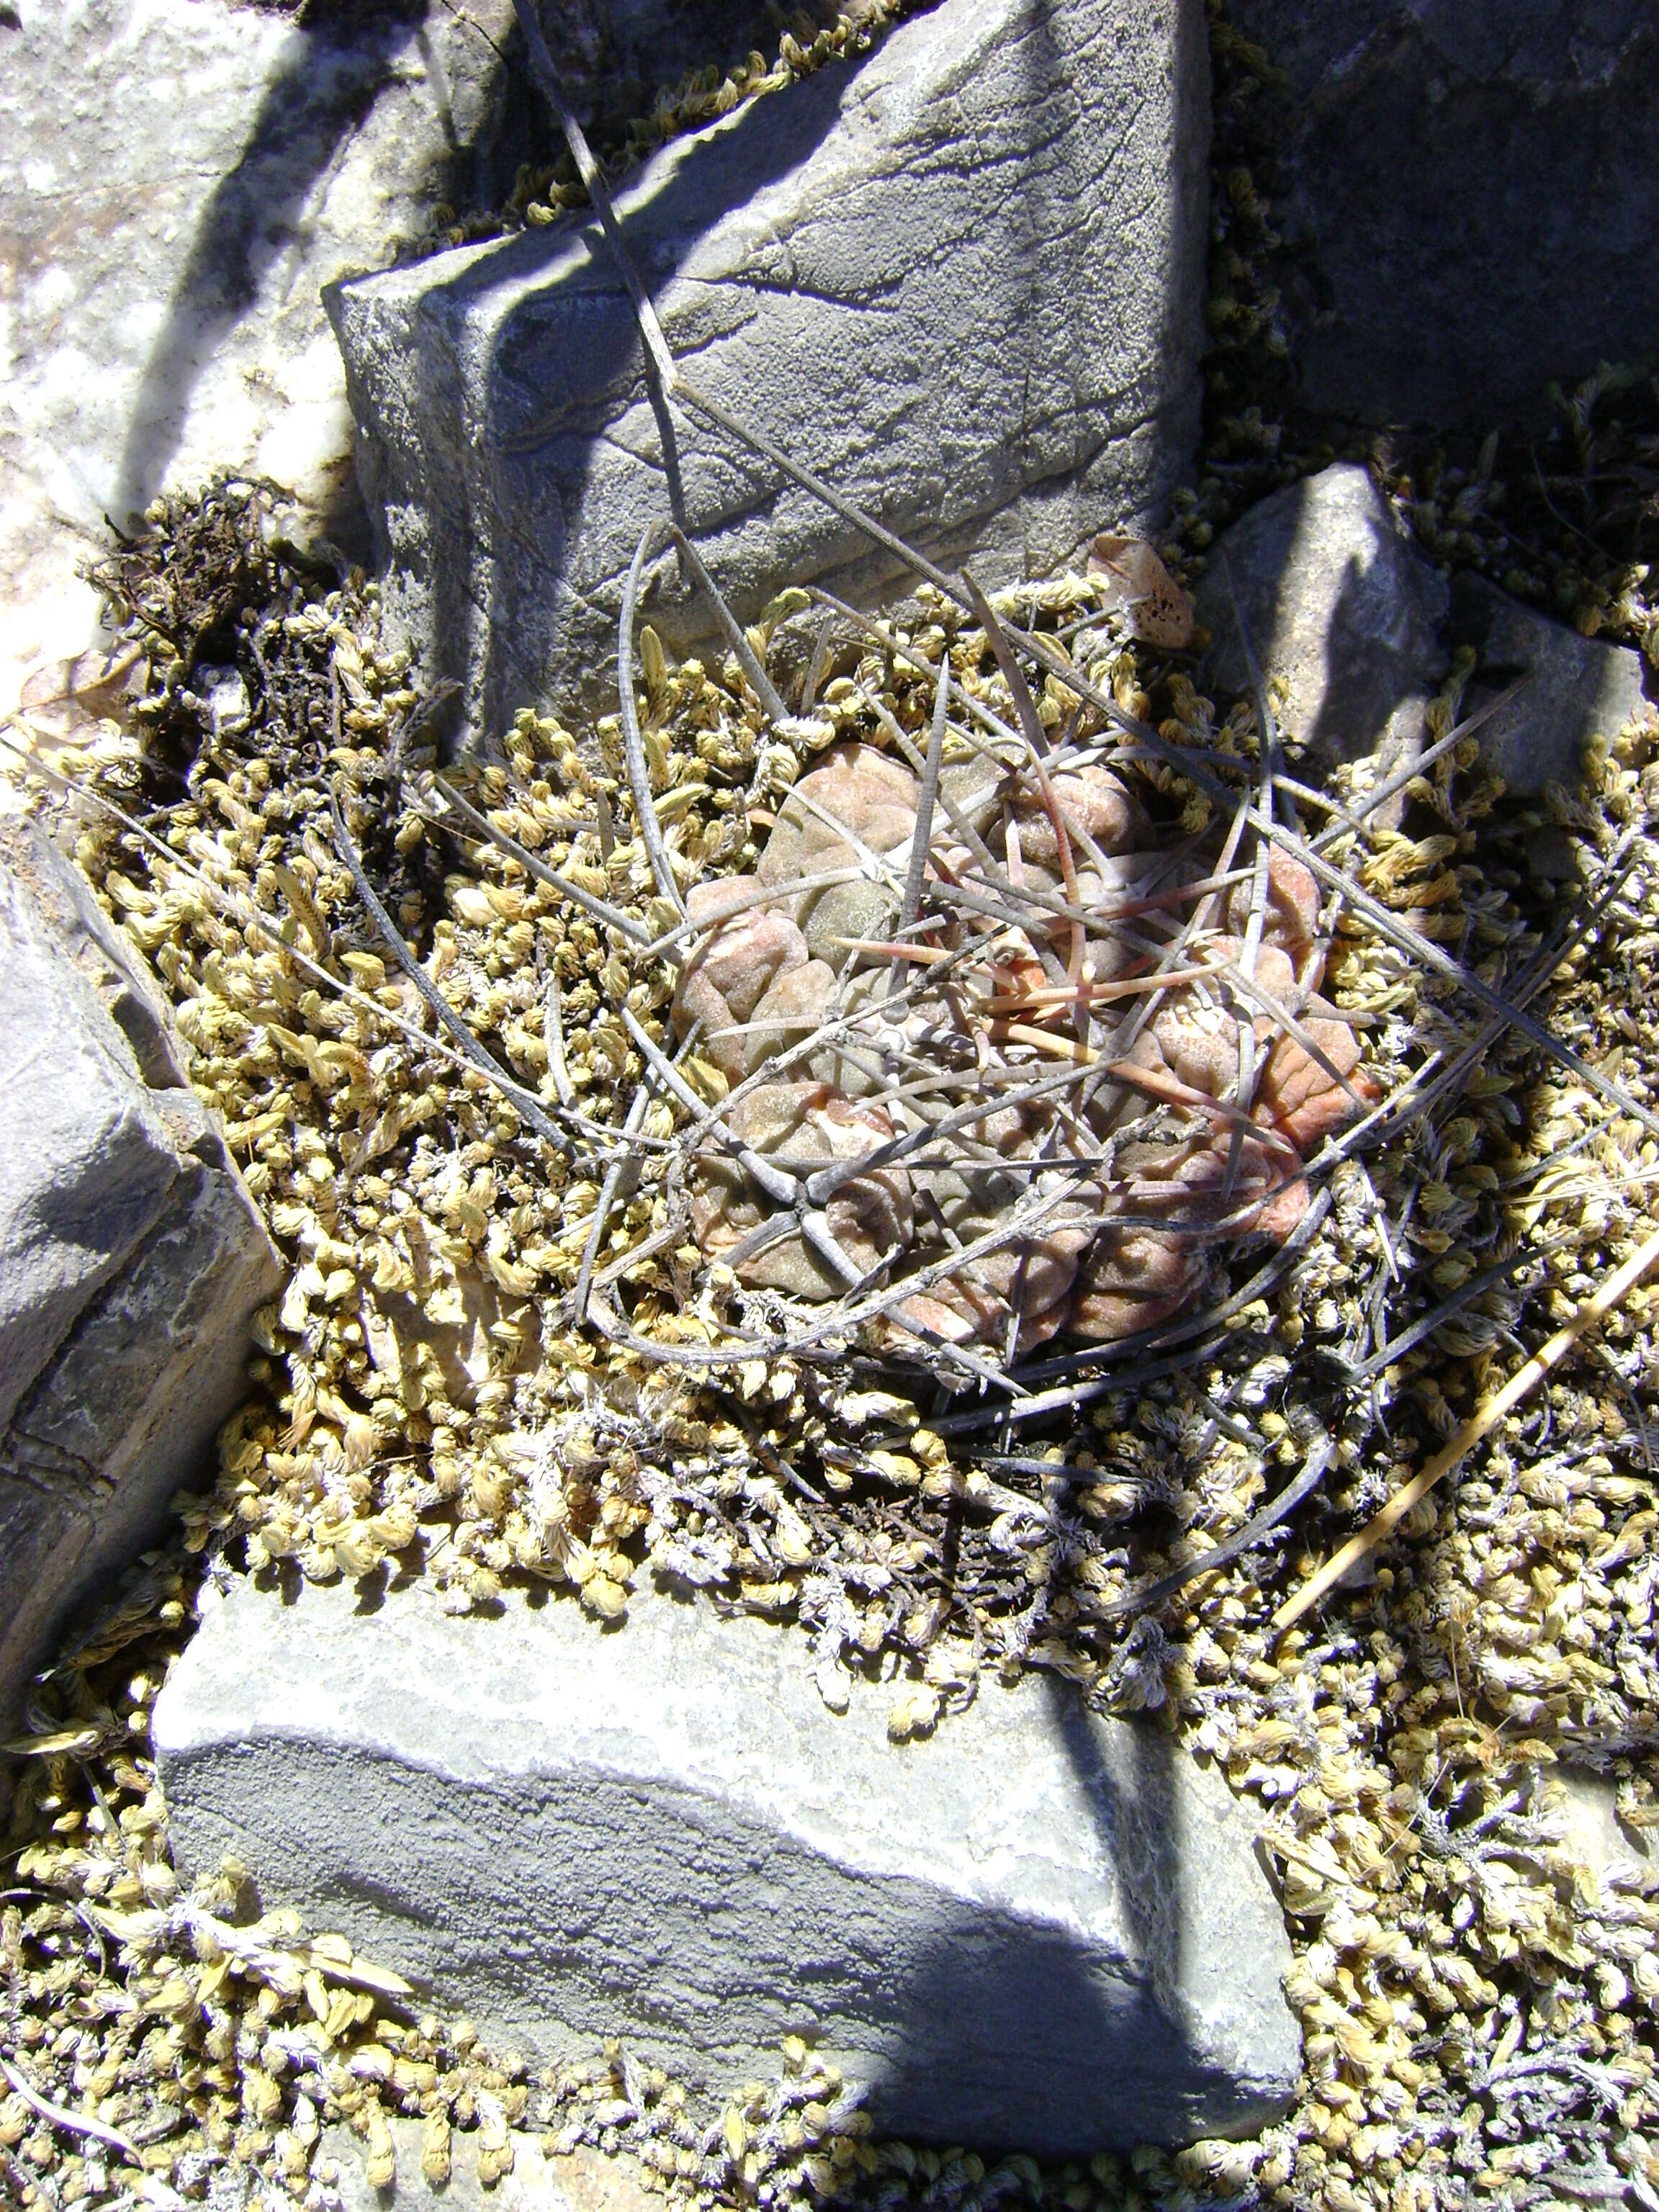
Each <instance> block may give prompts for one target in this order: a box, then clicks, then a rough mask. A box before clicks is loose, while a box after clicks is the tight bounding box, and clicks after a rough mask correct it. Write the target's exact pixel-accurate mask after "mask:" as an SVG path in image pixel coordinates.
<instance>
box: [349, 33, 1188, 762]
mask: <svg viewBox="0 0 1659 2212" xmlns="http://www.w3.org/2000/svg"><path fill="white" fill-rule="evenodd" d="M1208 140H1209V109H1208V69H1207V55H1206V46H1205V41H1204V33H1203V23H1202V17H1201V15H1200V11H1199V10H1197V9H1194V8H1189V7H1176V6H1173V5H1169V4H1162V5H1157V6H1142V5H1137V4H1134V0H1092V4H1091V5H1089V6H1087V7H1081V8H1046V7H1045V8H1034V7H1032V6H1030V4H1029V0H942V4H941V5H939V6H938V7H935V8H933V9H929V10H927V11H925V12H923V13H921V14H918V15H915V16H913V17H912V18H911V19H910V20H908V21H906V22H904V23H902V25H900V26H899V27H898V28H897V29H896V30H895V31H894V32H893V33H891V34H890V36H889V38H888V39H887V40H886V41H885V42H884V44H883V45H882V46H879V47H878V49H877V50H876V51H875V52H873V53H872V55H871V56H870V57H869V58H867V59H866V60H865V61H863V62H862V63H860V64H851V63H848V64H835V65H832V66H830V67H828V68H825V69H823V70H820V71H819V72H817V74H816V75H814V76H811V77H809V78H807V79H805V81H803V82H800V83H799V84H797V85H795V86H793V88H790V89H788V90H787V91H786V92H782V93H779V94H772V95H770V96H768V97H764V98H762V99H759V100H754V101H751V102H750V103H749V104H748V105H746V106H742V107H740V108H738V110H736V111H735V112H733V113H732V114H731V115H729V116H728V117H726V118H724V119H723V120H721V121H720V122H718V123H715V124H713V125H709V126H708V128H707V129H705V130H703V131H701V132H698V133H697V134H696V135H695V136H693V137H688V138H684V139H682V140H679V141H678V142H676V143H672V144H671V145H669V146H666V147H665V148H664V149H661V151H660V152H659V153H658V154H657V155H655V156H654V157H653V159H652V160H651V161H650V162H648V163H647V165H646V166H645V167H644V168H643V169H642V170H641V172H640V173H639V175H638V177H637V178H636V179H635V180H634V181H633V182H632V183H631V184H630V185H629V188H628V189H627V190H626V191H624V192H623V193H622V195H621V196H620V198H619V201H618V207H619V211H620V215H621V219H622V222H623V229H624V231H625V234H626V236H627V239H628V241H629V248H630V251H631V252H632V254H633V256H634V258H635V261H636V263H637V264H638V267H639V269H640V270H641V276H642V280H643V282H644V283H645V284H646V286H647V289H649V290H650V292H651V293H652V295H653V300H654V301H655V304H656V307H657V309H658V313H659V316H660V318H661V319H662V323H663V326H664V328H665V331H666V333H667V337H668V339H669V343H670V345H671V348H672V349H674V350H675V351H676V352H677V353H678V354H679V355H682V356H684V357H685V360H686V362H687V366H688V372H689V373H690V372H694V373H695V375H696V380H697V381H698V383H699V384H700V385H701V386H702V387H703V388H704V389H706V390H707V391H708V392H709V393H711V394H712V395H713V396H714V398H716V399H717V400H718V401H720V402H721V403H723V404H725V405H726V407H727V408H728V409H730V410H734V411H735V412H737V413H738V414H740V415H742V416H745V417H746V418H747V419H748V420H750V422H753V423H754V424H756V425H757V428H759V429H760V430H762V431H763V433H765V434H766V435H769V437H771V438H772V439H774V440H775V441H778V442H779V443H780V444H781V445H782V446H783V447H785V448H787V450H788V451H789V452H790V453H792V454H793V455H794V456H795V457H797V458H798V459H801V460H804V461H805V462H807V463H808V464H810V465H811V466H812V467H813V468H815V469H816V470H817V471H819V472H820V473H822V474H823V476H825V477H828V478H829V480H830V482H831V483H833V484H834V485H835V486H836V488H837V489H839V490H840V491H842V493H845V494H847V495H850V496H851V497H853V498H854V499H855V500H857V501H860V502H861V503H862V504H864V505H865V506H866V507H867V508H869V509H871V510H872V511H873V512H874V513H877V514H878V515H879V516H881V517H882V519H883V520H884V521H886V522H887V523H888V524H889V525H890V526H892V527H894V528H896V529H897V530H899V531H900V532H905V533H908V534H911V535H913V536H914V537H915V538H916V539H918V540H919V541H920V543H921V544H922V546H923V547H924V548H925V549H926V550H929V551H930V552H932V553H933V554H934V555H935V556H938V557H939V558H940V559H941V560H944V561H945V562H947V563H949V562H957V561H960V560H961V559H962V558H963V556H966V555H969V554H970V553H971V554H973V555H974V556H975V557H976V558H977V559H978V560H979V561H980V562H981V564H982V568H983V574H984V576H985V578H986V580H987V581H993V582H994V581H1000V580H1009V579H1012V578H1014V577H1017V576H1018V575H1021V574H1042V573H1043V572H1044V571H1045V570H1046V569H1048V568H1049V567H1051V566H1052V565H1053V564H1054V563H1055V562H1058V561H1060V560H1061V559H1062V558H1064V557H1065V556H1067V555H1069V554H1071V553H1072V552H1073V551H1074V550H1076V549H1077V548H1078V547H1079V545H1081V544H1082V543H1083V542H1084V541H1085V539H1086V538H1089V537H1090V536H1091V533H1093V532H1097V531H1099V530H1101V529H1103V528H1105V527H1108V526H1118V525H1123V526H1130V527H1138V526H1144V525H1145V524H1146V523H1147V522H1148V521H1149V520H1152V519H1153V518H1155V517H1156V516H1157V515H1158V513H1159V511H1160V510H1161V509H1162V508H1163V507H1164V505H1165V503H1166V501H1167V500H1168V497H1169V495H1170V490H1171V489H1172V487H1173V486H1174V484H1175V483H1176V482H1177V481H1178V480H1179V478H1180V477H1181V476H1182V473H1183V472H1184V471H1185V470H1186V469H1187V467H1188V465H1189V464H1190V460H1191V456H1192V453H1193V450H1194V444H1195V441H1196V435H1197V427H1198V395H1199V386H1198V360H1199V355H1200V350H1201V348H1202V344H1203V335H1204V329H1203V301H1204V265H1205V251H1206V224H1205V215H1206V202H1207V174H1206V161H1207V150H1208ZM330 297H331V313H332V314H333V316H334V319H335V326H336V328H337V331H338V332H339V335H340V341H341V345H342V348H343V351H344V354H345V357H346V362H347V369H348V375H349V384H350V388H351V394H352V403H353V406H354V408H355V410H356V414H357V417H358V421H359V422H360V424H361V426H362V443H361V448H360V455H359V463H360V468H361V470H362V474H363V477H364V482H365V488H366V489H367V490H368V494H369V498H370V507H371V512H372V513H373V514H374V516H375V517H376V518H377V520H378V527H379V531H380V543H381V550H382V555H383V558H384V562H385V563H386V567H387V568H388V569H389V572H390V576H391V580H392V591H391V592H390V595H389V601H388V604H389V606H390V609H391V611H392V616H393V618H394V620H395V621H397V622H398V623H400V624H401V625H402V629H403V631H404V635H406V637H407V638H408V639H409V640H410V641H412V642H414V643H415V644H416V645H417V646H418V647H420V648H421V649H422V652H423V653H424V655H425V659H426V662H427V665H428V673H429V674H431V675H433V676H435V677H453V678H458V679H459V680H460V681H461V682H462V684H464V686H465V706H466V708H467V709H468V711H470V713H471V714H472V715H473V716H474V718H475V719H477V718H483V720H485V721H487V722H499V720H500V719H501V717H502V716H503V715H505V714H508V713H510V712H511V711H512V710H513V708H517V707H519V706H521V705H523V704H524V703H526V702H527V701H530V700H532V699H537V698H541V697H550V698H551V699H552V700H553V701H554V702H555V703H556V704H568V703H569V702H573V701H574V700H576V699H579V698H580V699H584V700H586V701H588V702H590V703H591V702H592V701H594V700H596V699H603V698H605V695H606V693H607V690H610V689H611V678H610V677H609V675H608V674H607V671H608V670H610V669H611V668H613V667H614V663H615V647H616V623H617V608H618V605H619V603H620V598H621V587H622V580H623V574H624V573H625V571H626V569H627V568H628V565H629V561H630V560H631V558H632V556H633V554H634V550H635V544H637V542H638V539H639V537H640V534H641V530H642V528H643V527H644V526H645V525H646V523H647V522H648V521H650V520H655V519H663V520H665V519H666V515H667V513H668V507H669V503H670V502H669V491H668V485H667V481H666V473H665V462H664V456H663V450H662V443H661V438H660V434H659V425H658V422H657V420H656V418H655V416H654V415H653V410H652V407H651V404H649V399H648V395H647V391H646V388H645V385H644V382H643V375H642V367H641V364H642V358H643V357H642V355H641V348H640V345H639V342H638V338H637V335H636V332H635V325H634V321H633V317H632V314H631V312H630V310H629V305H628V301H627V299H626V296H625V295H624V293H623V287H622V283H621V280H620V277H619V276H618V274H617V267H616V264H615V263H614V261H613V259H612V258H611V253H610V252H609V250H608V248H607V247H606V246H605V244H604V242H603V240H602V237H601V234H600V233H599V229H598V227H597V225H596V224H595V223H593V222H591V221H590V220H588V219H587V218H586V217H585V216H584V217H580V218H578V217H573V218H571V219H570V220H569V221H568V222H564V223H562V224H559V225H556V226H555V227H553V228H549V229H546V230H543V231H538V232H533V233H531V234H526V235H525V236H523V237H521V238H518V239H514V240H507V241H505V242H502V243H498V244H495V245H491V246H483V247H479V248H476V249H471V250H465V251H461V252H456V253H452V254H448V255H445V256H441V257H439V258H435V259H434V260H432V261H429V262H428V263H425V264H422V265H421V266H420V267H418V268H414V269H410V270H404V271H398V272H393V273H391V274H388V275H386V276H380V277H376V278H374V279H371V280H368V281H367V282H365V283H357V284H350V285H347V286H345V287H343V288H342V289H340V290H339V291H337V292H336V293H333V294H331V295H330ZM677 445H678V467H679V471H680V473H681V476H682V477H683V480H684V508H685V513H686V517H687V523H688V527H689V528H690V531H691V532H692V534H693V535H694V536H697V537H699V538H701V540H702V550H703V553H704V556H705V558H706V560H707V561H708V566H709V568H711V570H712V571H713V573H714V575H715V578H716V580H717V581H718V582H719V583H720V586H721V588H722V590H724V591H726V593H727V595H728V597H729V598H731V599H732V602H733V604H734V605H735V607H736V609H737V611H738V613H739V614H740V615H741V616H742V617H744V619H745V620H746V619H748V618H750V617H751V616H752V615H753V614H754V613H755V612H757V611H758V610H759V608H760V607H761V606H762V605H763V604H764V602H765V601H766V600H767V599H769V598H770V597H771V596H772V595H773V594H774V593H775V592H777V591H778V590H779V589H781V586H783V585H784V584H786V583H788V582H802V581H805V580H808V579H810V578H817V579H820V580H825V581H833V582H835V583H836V585H837V586H840V587H841V588H842V590H844V591H848V592H853V593H854V594H855V595H860V596H863V597H866V598H873V597H875V596H876V595H878V593H879V592H880V591H882V590H883V589H884V588H885V587H886V586H888V585H889V584H890V583H891V581H892V580H893V579H894V578H895V576H896V574H899V573H900V572H899V571H898V570H897V568H896V566H895V564H894V563H893V562H891V561H890V559H889V558H888V557H887V556H884V555H872V552H871V550H870V549H869V547H868V545H867V544H866V541H865V540H864V539H863V538H861V537H860V535H859V534H858V533H857V532H856V531H855V530H854V529H852V528H851V527H850V526H848V525H846V524H844V523H842V521H841V520H839V519H838V518H837V517H836V516H835V515H834V514H832V513H829V511H828V510H827V509H826V508H824V507H823V506H821V505H820V504H819V503H818V502H817V501H815V500H813V499H812V498H811V495H808V494H805V493H803V492H799V491H798V490H796V489H793V488H784V489H781V488H780V486H779V484H778V483H777V482H776V480H775V472H774V471H772V470H770V469H769V467H767V466H766V465H763V464H757V463H756V462H755V461H754V459H752V458H751V457H750V455H748V454H747V453H745V452H744V450H743V449H741V448H739V447H737V446H735V445H734V444H732V441H731V440H730V439H729V438H727V437H726V435H724V434H721V433H717V432H714V431H711V430H710V429H708V428H707V426H706V425H704V424H703V423H702V422H701V420H700V419H699V418H696V417H693V416H690V415H689V414H685V413H684V412H682V413H681V414H680V415H679V416H678V436H677ZM653 576H654V578H655V580H656V583H657V586H658V591H659V597H658V599H657V601H656V603H655V605H654V606H653V610H652V613H651V619H652V620H653V623H656V624H657V626H658V627H659V629H660V630H662V631H663V632H664V634H665V635H666V636H667V637H668V639H669V641H671V643H674V644H676V645H678V646H679V647H684V646H686V645H687V644H689V643H690V642H691V641H694V640H696V639H701V638H702V637H704V636H707V635H710V634H711V632H710V626H709V617H708V611H707V609H706V608H705V607H704V606H703V605H702V604H701V603H700V602H698V601H696V600H695V599H689V598H688V597H687V596H686V595H685V593H684V590H683V589H682V586H681V585H680V582H679V581H678V570H677V568H675V566H674V563H673V562H672V559H671V557H670V558H668V559H665V560H664V561H662V562H658V563H657V564H656V566H655V568H654V570H653Z"/></svg>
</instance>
